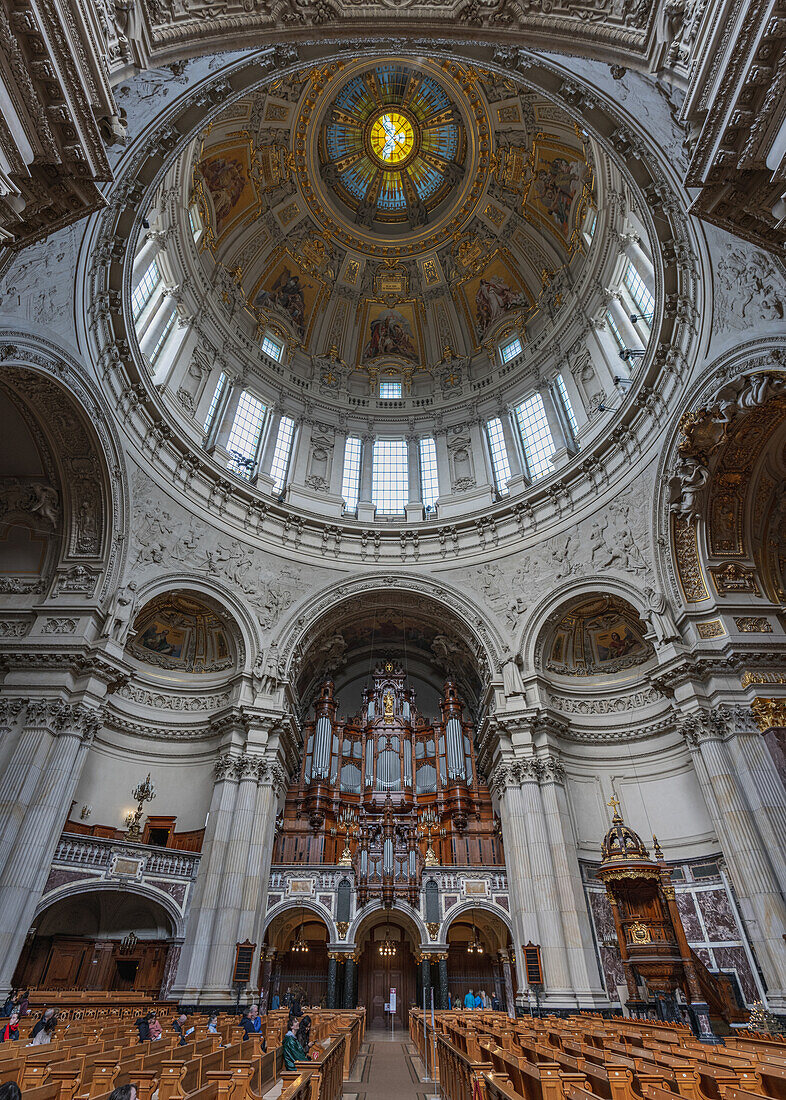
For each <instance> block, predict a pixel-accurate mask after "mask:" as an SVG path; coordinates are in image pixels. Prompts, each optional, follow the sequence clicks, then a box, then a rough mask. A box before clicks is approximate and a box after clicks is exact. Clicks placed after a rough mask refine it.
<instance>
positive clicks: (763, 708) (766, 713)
mask: <svg viewBox="0 0 786 1100" xmlns="http://www.w3.org/2000/svg"><path fill="white" fill-rule="evenodd" d="M751 714H752V715H753V718H754V721H755V722H756V725H757V726H758V727H759V729H760V730H761V732H762V733H766V731H767V730H771V729H786V698H784V699H764V698H761V697H760V696H756V698H755V699H754V700H753V702H752V703H751Z"/></svg>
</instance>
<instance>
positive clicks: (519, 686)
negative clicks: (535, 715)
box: [502, 653, 525, 696]
mask: <svg viewBox="0 0 786 1100" xmlns="http://www.w3.org/2000/svg"><path fill="white" fill-rule="evenodd" d="M502 686H503V687H504V689H505V694H506V695H511V696H513V695H524V694H525V691H524V681H523V680H522V679H521V670H520V669H519V666H518V664H517V663H516V658H515V657H514V656H513V654H512V653H509V654H508V655H507V660H506V661H505V663H504V665H503V666H502Z"/></svg>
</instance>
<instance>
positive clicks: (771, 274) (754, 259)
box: [713, 239, 786, 334]
mask: <svg viewBox="0 0 786 1100" xmlns="http://www.w3.org/2000/svg"><path fill="white" fill-rule="evenodd" d="M717 273H718V282H717V292H716V298H715V309H714V312H713V328H714V330H715V332H717V333H719V334H720V333H726V332H743V331H746V330H750V328H751V326H752V325H756V324H761V323H762V322H768V321H783V320H786V277H785V276H784V272H783V268H782V265H781V264H780V263H779V262H778V260H777V259H776V258H775V257H774V256H768V255H767V254H766V253H765V252H762V251H760V250H759V249H757V248H753V247H751V246H750V245H748V244H745V243H744V242H742V241H737V240H735V241H733V242H732V241H730V240H728V239H727V240H726V243H725V244H724V245H723V248H722V251H721V254H720V258H719V259H718V262H717Z"/></svg>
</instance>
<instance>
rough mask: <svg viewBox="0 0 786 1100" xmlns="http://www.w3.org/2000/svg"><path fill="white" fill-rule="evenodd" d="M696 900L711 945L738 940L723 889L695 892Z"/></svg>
mask: <svg viewBox="0 0 786 1100" xmlns="http://www.w3.org/2000/svg"><path fill="white" fill-rule="evenodd" d="M696 900H697V902H698V904H699V909H700V910H701V915H702V917H703V919H704V927H705V928H706V929H707V937H708V939H709V941H710V942H711V943H715V942H717V941H718V940H739V938H740V930H739V928H738V927H737V923H736V921H735V920H734V914H733V913H732V911H731V905H730V904H729V898H728V895H727V893H726V891H725V890H724V889H722V888H721V887H719V888H718V889H717V890H699V891H697V892H696ZM688 939H690V936H689V937H688Z"/></svg>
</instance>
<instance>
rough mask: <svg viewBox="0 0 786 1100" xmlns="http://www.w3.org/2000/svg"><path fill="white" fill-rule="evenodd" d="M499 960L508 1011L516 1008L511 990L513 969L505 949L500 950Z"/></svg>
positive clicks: (514, 997) (513, 1010)
mask: <svg viewBox="0 0 786 1100" xmlns="http://www.w3.org/2000/svg"><path fill="white" fill-rule="evenodd" d="M499 961H500V964H501V965H502V980H503V981H504V983H505V1009H506V1010H507V1012H508V1013H511V1012H515V1010H516V996H515V994H514V992H513V970H512V967H511V965H510V955H509V953H508V952H507V951H500V953H499Z"/></svg>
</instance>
